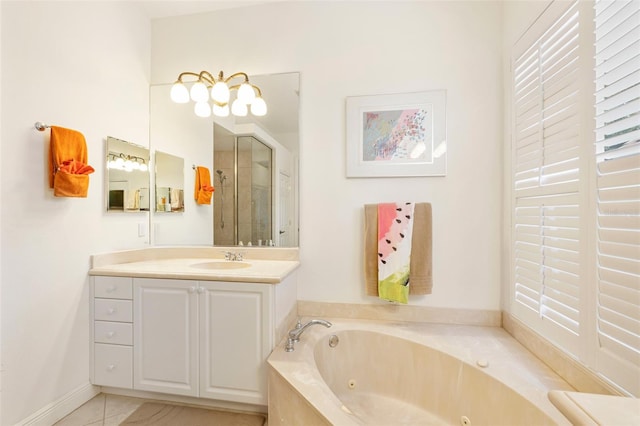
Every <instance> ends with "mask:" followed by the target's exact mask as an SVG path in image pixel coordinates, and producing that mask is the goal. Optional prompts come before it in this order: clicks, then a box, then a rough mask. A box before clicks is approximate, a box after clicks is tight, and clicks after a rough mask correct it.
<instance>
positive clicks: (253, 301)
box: [133, 278, 274, 405]
mask: <svg viewBox="0 0 640 426" xmlns="http://www.w3.org/2000/svg"><path fill="white" fill-rule="evenodd" d="M273 292H274V290H273V286H271V285H265V284H254V283H238V282H224V281H192V280H178V279H155V278H135V279H134V280H133V293H134V294H133V301H134V307H133V324H134V339H133V340H134V341H133V359H134V363H133V364H134V365H133V367H134V368H133V371H134V375H133V388H134V389H139V390H147V391H155V392H164V393H170V394H179V395H188V396H196V397H201V398H211V399H217V400H225V401H234V402H241V403H249V404H258V405H266V403H267V383H266V377H267V374H266V359H267V357H268V356H269V353H270V352H271V349H272V348H273V346H274V333H273V330H274V312H273V303H274V295H273Z"/></svg>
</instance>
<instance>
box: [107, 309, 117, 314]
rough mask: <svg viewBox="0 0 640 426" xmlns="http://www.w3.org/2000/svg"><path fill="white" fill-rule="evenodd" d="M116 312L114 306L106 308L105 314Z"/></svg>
mask: <svg viewBox="0 0 640 426" xmlns="http://www.w3.org/2000/svg"><path fill="white" fill-rule="evenodd" d="M115 313H116V308H109V309H107V315H113V314H115Z"/></svg>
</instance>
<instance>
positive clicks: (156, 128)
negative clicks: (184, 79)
mask: <svg viewBox="0 0 640 426" xmlns="http://www.w3.org/2000/svg"><path fill="white" fill-rule="evenodd" d="M250 80H251V83H253V84H254V85H257V86H259V87H260V89H261V92H262V96H263V98H264V100H265V102H266V103H267V108H268V111H267V114H266V115H265V116H263V117H255V116H252V115H251V114H247V116H246V117H235V118H234V117H232V116H229V117H224V118H220V117H216V118H200V117H198V116H196V115H195V113H194V109H193V103H188V104H176V103H173V102H172V101H171V99H170V91H171V85H172V83H167V84H160V85H153V86H152V87H151V89H150V109H151V110H150V145H151V149H152V150H153V151H156V152H157V151H160V152H171V153H172V155H174V156H177V157H180V158H182V159H183V161H184V165H185V166H184V171H185V175H184V178H185V179H184V194H183V198H184V204H183V212H182V214H180V215H165V214H162V213H163V212H162V210H158V211H153V212H152V215H151V222H152V223H151V237H152V243H153V244H154V245H224V246H229V245H239V244H242V245H245V246H246V245H249V244H251V245H262V246H279V247H295V246H297V245H298V228H299V225H298V223H299V220H298V217H299V215H298V152H299V130H298V110H299V74H298V73H284V74H270V75H260V76H250ZM197 167H204V168H207V169H208V171H209V173H210V181H211V185H212V186H213V187H214V188H215V191H214V193H213V197H212V202H211V204H200V203H196V201H195V197H194V193H193V191H194V184H195V169H196V168H197ZM158 186H160V185H158V183H157V182H156V187H158ZM161 201H162V200H161V199H160V202H161ZM155 202H156V205H157V203H158V201H157V200H156V201H155ZM165 208H166V207H165ZM154 210H155V209H154ZM223 224H224V226H223Z"/></svg>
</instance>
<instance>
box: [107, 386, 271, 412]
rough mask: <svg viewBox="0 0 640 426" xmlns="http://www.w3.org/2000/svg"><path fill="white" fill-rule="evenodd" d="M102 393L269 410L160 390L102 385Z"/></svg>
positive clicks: (160, 400) (197, 405)
mask: <svg viewBox="0 0 640 426" xmlns="http://www.w3.org/2000/svg"><path fill="white" fill-rule="evenodd" d="M101 389H102V393H105V394H111V395H121V396H129V397H133V398H142V399H148V400H153V401H155V402H169V403H171V402H173V403H178V404H183V405H191V406H195V407H207V408H218V409H221V410H227V411H239V412H244V413H260V414H265V413H266V412H267V406H266V405H254V404H245V403H242V402H232V401H221V400H217V399H208V398H197V397H193V396H183V395H170V394H165V393H159V392H150V391H141V390H134V389H122V388H112V387H108V386H102V388H101Z"/></svg>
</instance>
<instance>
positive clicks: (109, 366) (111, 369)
mask: <svg viewBox="0 0 640 426" xmlns="http://www.w3.org/2000/svg"><path fill="white" fill-rule="evenodd" d="M115 369H116V366H115V364H109V365H107V371H109V372H111V371H113V370H115Z"/></svg>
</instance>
